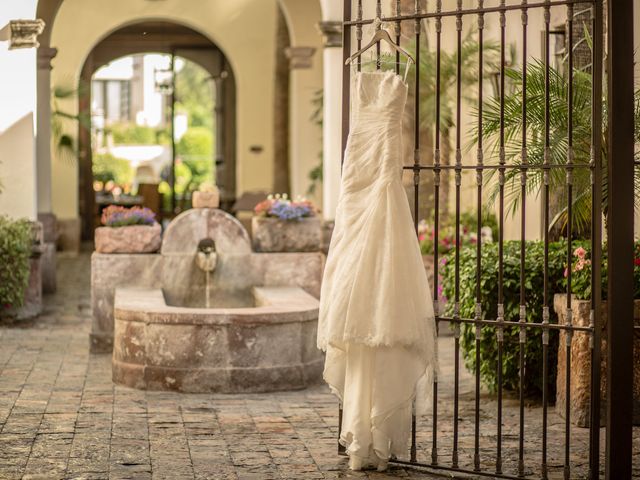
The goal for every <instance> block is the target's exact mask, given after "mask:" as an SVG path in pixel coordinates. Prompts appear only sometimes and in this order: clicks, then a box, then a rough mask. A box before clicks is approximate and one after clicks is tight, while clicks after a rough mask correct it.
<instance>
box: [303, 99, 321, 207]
mask: <svg viewBox="0 0 640 480" xmlns="http://www.w3.org/2000/svg"><path fill="white" fill-rule="evenodd" d="M311 105H312V107H313V111H312V112H311V123H313V124H314V125H315V126H316V127H318V129H319V130H320V132H322V124H323V105H324V90H322V89H320V90H316V92H315V93H314V94H313V98H312V99H311ZM322 154H323V152H322V150H320V152H319V153H318V159H319V161H318V164H317V165H316V166H315V167H313V168H312V169H311V170H310V171H309V173H308V175H307V176H308V178H309V180H310V181H311V183H310V184H309V188H307V194H309V195H313V194H314V193H315V191H316V189H317V188H318V186H319V185H321V184H322V169H323V166H322Z"/></svg>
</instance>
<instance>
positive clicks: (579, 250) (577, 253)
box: [573, 247, 587, 258]
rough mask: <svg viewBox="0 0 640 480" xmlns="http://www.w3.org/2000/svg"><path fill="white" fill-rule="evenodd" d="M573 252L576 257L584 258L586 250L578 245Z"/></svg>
mask: <svg viewBox="0 0 640 480" xmlns="http://www.w3.org/2000/svg"><path fill="white" fill-rule="evenodd" d="M573 254H574V255H575V256H576V257H578V258H584V256H585V255H586V254H587V251H586V250H585V249H584V248H582V247H578V248H576V249H575V250H574V251H573Z"/></svg>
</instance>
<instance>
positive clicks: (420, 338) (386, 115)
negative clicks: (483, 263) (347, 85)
mask: <svg viewBox="0 0 640 480" xmlns="http://www.w3.org/2000/svg"><path fill="white" fill-rule="evenodd" d="M406 99H407V86H406V84H405V83H404V82H403V81H402V79H401V77H400V76H398V75H396V74H394V73H393V72H367V73H357V74H356V76H355V82H354V86H353V94H352V112H351V113H352V115H351V129H350V132H349V138H348V141H347V147H346V151H345V159H344V164H343V169H342V180H341V190H340V198H339V201H338V208H337V211H336V218H335V227H334V231H333V236H332V238H331V244H330V247H329V254H328V256H327V262H326V265H325V270H324V277H323V281H322V288H321V296H320V313H319V319H318V348H320V349H322V350H325V351H326V352H327V356H326V361H325V370H324V378H325V380H326V381H327V383H329V385H330V386H331V387H332V389H333V391H334V392H335V393H336V394H337V395H338V396H339V397H340V398H341V399H342V401H343V406H344V417H343V425H342V427H343V429H342V435H341V440H340V441H341V442H342V443H343V444H344V445H346V446H347V452H348V453H349V454H350V455H352V456H355V457H359V458H361V459H369V460H370V461H371V462H373V463H376V461H377V460H376V459H378V460H380V461H382V462H384V461H386V459H388V458H389V455H391V454H394V455H398V456H400V455H403V454H404V452H403V449H404V448H405V447H406V441H407V439H408V433H409V425H410V423H409V420H410V407H411V400H412V398H413V397H414V395H415V392H416V386H417V384H418V381H419V380H420V379H422V383H423V385H425V386H427V387H428V386H430V380H429V379H430V378H431V377H430V373H431V372H432V371H433V369H434V366H435V362H436V360H435V348H436V347H435V325H434V316H433V305H432V300H431V294H430V291H429V285H428V283H427V276H426V272H425V270H424V267H423V264H422V257H421V254H420V249H419V246H418V242H417V239H416V235H415V231H414V228H413V219H412V218H411V212H410V210H409V204H408V201H407V197H406V194H405V192H404V188H403V186H402V165H403V162H402V151H403V150H402V135H401V134H402V117H403V115H404V106H405V103H406ZM424 397H425V395H423V396H421V398H420V400H422V401H425V400H426V398H424Z"/></svg>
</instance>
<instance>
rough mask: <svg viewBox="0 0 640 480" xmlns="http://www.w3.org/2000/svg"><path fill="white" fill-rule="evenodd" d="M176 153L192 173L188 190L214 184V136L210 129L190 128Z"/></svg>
mask: <svg viewBox="0 0 640 480" xmlns="http://www.w3.org/2000/svg"><path fill="white" fill-rule="evenodd" d="M176 153H177V155H178V156H179V157H180V159H181V160H182V162H183V163H184V165H185V166H186V167H187V168H188V169H189V171H190V175H189V182H190V185H189V188H188V190H196V189H197V188H198V186H200V185H201V184H202V183H205V182H213V180H214V171H213V170H214V169H213V134H212V132H211V130H210V129H208V128H205V127H191V128H189V130H187V131H186V133H185V134H184V135H183V136H182V138H181V139H180V142H178V144H177V145H176ZM176 176H177V175H176Z"/></svg>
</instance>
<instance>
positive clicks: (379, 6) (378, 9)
mask: <svg viewBox="0 0 640 480" xmlns="http://www.w3.org/2000/svg"><path fill="white" fill-rule="evenodd" d="M376 18H377V19H378V20H379V19H381V18H382V0H376ZM381 28H382V25H381V24H380V23H378V24H377V26H376V30H380V29H381ZM376 70H380V41H378V42H376Z"/></svg>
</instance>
